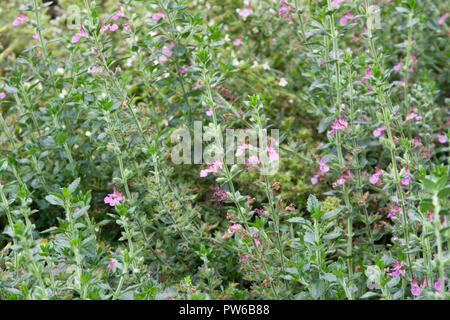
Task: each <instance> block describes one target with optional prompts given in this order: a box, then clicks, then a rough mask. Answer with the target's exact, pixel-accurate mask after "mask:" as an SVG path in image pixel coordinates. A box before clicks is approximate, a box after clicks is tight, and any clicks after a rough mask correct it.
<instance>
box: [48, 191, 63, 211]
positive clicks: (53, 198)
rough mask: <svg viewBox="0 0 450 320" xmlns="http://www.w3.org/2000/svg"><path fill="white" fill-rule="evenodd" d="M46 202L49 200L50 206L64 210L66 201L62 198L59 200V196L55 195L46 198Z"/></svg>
mask: <svg viewBox="0 0 450 320" xmlns="http://www.w3.org/2000/svg"><path fill="white" fill-rule="evenodd" d="M45 200H47V201H48V202H49V203H50V204H53V205H55V206H60V207H63V208H64V201H62V200H61V199H60V198H58V197H57V196H55V195H53V194H50V195H48V196H46V197H45Z"/></svg>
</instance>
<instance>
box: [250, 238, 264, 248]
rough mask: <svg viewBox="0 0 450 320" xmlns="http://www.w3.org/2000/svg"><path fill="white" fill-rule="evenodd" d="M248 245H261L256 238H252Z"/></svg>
mask: <svg viewBox="0 0 450 320" xmlns="http://www.w3.org/2000/svg"><path fill="white" fill-rule="evenodd" d="M253 241H255V242H254V243H253ZM250 244H251V245H252V246H254V245H256V246H258V247H259V246H260V245H261V242H259V240H258V238H254V239H253V240H252V241H250Z"/></svg>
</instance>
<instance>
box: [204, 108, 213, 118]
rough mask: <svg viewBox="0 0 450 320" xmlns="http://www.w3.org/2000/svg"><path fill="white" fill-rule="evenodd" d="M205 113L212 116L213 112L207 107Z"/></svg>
mask: <svg viewBox="0 0 450 320" xmlns="http://www.w3.org/2000/svg"><path fill="white" fill-rule="evenodd" d="M205 113H206V115H207V116H208V117H212V116H213V112H212V109H211V108H209V109H208V110H206V112H205Z"/></svg>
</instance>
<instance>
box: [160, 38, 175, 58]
mask: <svg viewBox="0 0 450 320" xmlns="http://www.w3.org/2000/svg"><path fill="white" fill-rule="evenodd" d="M173 47H175V42H173V41H171V42H169V44H167V45H165V46H164V47H163V48H162V49H161V52H162V53H163V54H164V55H161V56H159V57H158V58H159V61H161V62H165V61H167V57H171V56H172V54H173V53H172V48H173Z"/></svg>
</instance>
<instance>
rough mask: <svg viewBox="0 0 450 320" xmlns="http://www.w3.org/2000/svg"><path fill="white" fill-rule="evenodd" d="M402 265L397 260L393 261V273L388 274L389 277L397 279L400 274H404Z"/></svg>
mask: <svg viewBox="0 0 450 320" xmlns="http://www.w3.org/2000/svg"><path fill="white" fill-rule="evenodd" d="M402 266H403V263H402V262H401V261H400V260H399V259H395V267H394V268H393V269H392V270H393V272H391V273H389V275H390V276H391V277H397V276H399V275H400V274H404V273H405V271H404V270H402Z"/></svg>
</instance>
